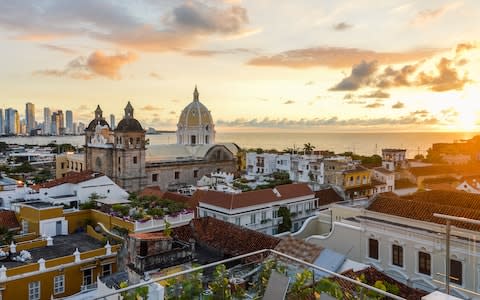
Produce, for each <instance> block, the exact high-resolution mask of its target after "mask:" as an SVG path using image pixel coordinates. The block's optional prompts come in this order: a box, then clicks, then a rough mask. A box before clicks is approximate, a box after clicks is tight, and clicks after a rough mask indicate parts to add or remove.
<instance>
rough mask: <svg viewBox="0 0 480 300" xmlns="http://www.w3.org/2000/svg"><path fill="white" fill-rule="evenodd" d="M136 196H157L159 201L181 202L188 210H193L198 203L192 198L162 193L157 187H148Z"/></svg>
mask: <svg viewBox="0 0 480 300" xmlns="http://www.w3.org/2000/svg"><path fill="white" fill-rule="evenodd" d="M138 196H140V197H141V196H157V197H158V198H161V199H168V200H172V201H175V202H182V203H185V204H186V205H187V207H188V208H192V209H195V208H196V207H197V206H198V201H195V199H193V197H189V196H186V195H182V194H179V193H174V192H163V191H162V190H161V189H160V187H158V186H150V187H146V188H144V189H143V190H142V191H141V192H140V193H139V194H138Z"/></svg>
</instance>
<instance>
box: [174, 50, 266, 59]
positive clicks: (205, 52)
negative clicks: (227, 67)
mask: <svg viewBox="0 0 480 300" xmlns="http://www.w3.org/2000/svg"><path fill="white" fill-rule="evenodd" d="M182 53H183V54H184V55H187V56H198V57H213V56H216V55H221V54H238V53H254V54H257V53H258V51H257V50H255V49H248V48H233V49H224V50H205V49H185V50H183V52H182Z"/></svg>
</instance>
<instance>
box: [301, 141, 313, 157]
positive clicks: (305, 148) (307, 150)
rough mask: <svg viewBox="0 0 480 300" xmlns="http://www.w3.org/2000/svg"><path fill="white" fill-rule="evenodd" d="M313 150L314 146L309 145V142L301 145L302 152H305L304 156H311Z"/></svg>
mask: <svg viewBox="0 0 480 300" xmlns="http://www.w3.org/2000/svg"><path fill="white" fill-rule="evenodd" d="M313 149H315V146H313V145H312V144H310V142H308V143H306V144H303V151H305V154H307V153H308V154H312V152H313Z"/></svg>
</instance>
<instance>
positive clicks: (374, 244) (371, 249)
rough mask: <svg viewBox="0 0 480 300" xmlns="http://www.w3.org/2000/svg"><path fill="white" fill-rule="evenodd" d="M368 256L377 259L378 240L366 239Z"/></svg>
mask: <svg viewBox="0 0 480 300" xmlns="http://www.w3.org/2000/svg"><path fill="white" fill-rule="evenodd" d="M368 257H370V258H373V259H378V240H375V239H368Z"/></svg>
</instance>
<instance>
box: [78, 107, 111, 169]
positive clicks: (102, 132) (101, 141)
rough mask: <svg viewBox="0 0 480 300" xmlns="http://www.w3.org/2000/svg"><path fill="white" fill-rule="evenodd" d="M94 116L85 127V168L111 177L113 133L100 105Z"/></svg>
mask: <svg viewBox="0 0 480 300" xmlns="http://www.w3.org/2000/svg"><path fill="white" fill-rule="evenodd" d="M94 116H95V118H94V119H93V120H92V121H91V122H90V123H89V124H88V126H87V128H86V129H85V145H84V149H85V166H86V169H87V170H91V171H95V172H101V173H103V174H105V175H107V176H109V177H111V176H112V175H113V173H112V144H111V142H112V138H113V133H112V131H111V130H110V126H109V125H108V123H107V121H105V118H104V117H103V112H102V109H101V108H100V105H98V106H97V109H95V112H94Z"/></svg>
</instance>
